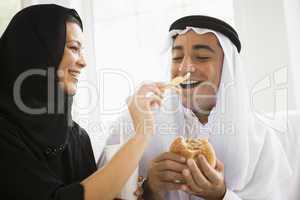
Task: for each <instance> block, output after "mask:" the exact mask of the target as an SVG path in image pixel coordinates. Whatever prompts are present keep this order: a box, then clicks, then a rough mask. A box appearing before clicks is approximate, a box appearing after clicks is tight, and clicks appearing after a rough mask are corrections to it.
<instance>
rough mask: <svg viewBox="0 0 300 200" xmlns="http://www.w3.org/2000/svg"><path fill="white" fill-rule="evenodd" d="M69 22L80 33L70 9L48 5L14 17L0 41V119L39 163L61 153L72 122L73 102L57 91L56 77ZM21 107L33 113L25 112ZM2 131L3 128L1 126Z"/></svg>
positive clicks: (72, 11)
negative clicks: (12, 129) (45, 157)
mask: <svg viewBox="0 0 300 200" xmlns="http://www.w3.org/2000/svg"><path fill="white" fill-rule="evenodd" d="M70 16H73V18H75V19H77V21H78V22H79V25H80V26H81V29H82V23H81V20H80V17H79V16H78V14H77V12H76V11H75V10H73V9H68V8H64V7H61V6H58V5H52V4H51V5H36V6H31V7H27V8H25V9H23V10H21V11H20V12H19V13H17V14H16V15H15V16H14V18H13V19H12V20H11V22H10V24H9V25H8V27H7V29H6V30H5V32H4V33H3V35H2V37H1V39H0V91H1V94H0V116H1V118H4V119H5V120H6V122H8V123H9V124H12V125H13V127H15V128H16V130H18V131H17V132H18V133H17V134H16V133H15V132H14V131H11V134H16V135H17V137H20V138H21V139H22V141H24V142H25V144H26V145H27V147H29V149H30V150H31V151H32V152H33V153H34V154H36V155H37V156H38V157H40V158H41V157H42V158H43V157H44V156H45V154H46V155H48V156H49V155H52V154H56V153H57V152H59V151H61V150H63V149H64V146H65V144H66V141H67V137H68V130H69V126H70V125H71V123H70V122H72V120H71V118H70V110H71V103H72V97H71V96H68V95H66V94H65V93H64V92H63V91H62V89H60V88H59V87H58V77H57V73H56V71H57V69H58V66H59V64H60V61H61V59H62V57H63V53H64V48H65V43H66V20H67V18H68V17H70ZM26 73H27V74H26ZM22 77H23V80H22ZM17 80H18V81H17ZM19 86H20V87H19ZM14 88H15V93H14ZM18 88H20V89H21V90H20V92H18V91H17V89H18ZM18 94H20V95H18ZM19 97H20V98H19ZM22 104H24V105H25V106H26V107H28V108H31V109H32V108H33V109H35V111H37V112H36V113H33V112H28V110H27V111H26V109H25V111H24V109H23V108H25V107H24V106H23V107H20V106H22ZM40 108H42V110H36V109H40ZM3 127H6V128H7V124H6V123H3V120H1V122H0V129H2V128H3ZM0 134H8V133H7V132H6V133H1V131H0Z"/></svg>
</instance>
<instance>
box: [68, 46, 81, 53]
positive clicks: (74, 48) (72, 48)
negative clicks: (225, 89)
mask: <svg viewBox="0 0 300 200" xmlns="http://www.w3.org/2000/svg"><path fill="white" fill-rule="evenodd" d="M69 48H70V49H71V50H72V51H73V52H75V53H77V52H78V51H79V48H78V47H75V46H71V47H69Z"/></svg>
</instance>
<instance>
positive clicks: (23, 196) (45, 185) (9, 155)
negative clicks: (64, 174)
mask: <svg viewBox="0 0 300 200" xmlns="http://www.w3.org/2000/svg"><path fill="white" fill-rule="evenodd" d="M12 137H13V136H10V135H9V134H7V133H1V130H0V160H1V161H0V196H1V199H16V200H19V199H20V200H83V198H84V189H83V187H82V185H81V184H80V183H78V182H75V183H72V184H70V185H65V184H64V183H63V182H62V181H61V180H59V179H58V178H57V177H56V175H55V174H54V173H53V172H52V171H51V170H50V169H49V167H48V165H47V164H46V162H43V161H41V160H38V159H36V158H35V157H34V156H33V155H32V154H31V153H30V151H27V149H26V146H25V145H24V146H22V143H21V142H20V141H18V140H17V138H13V139H11V138H12Z"/></svg>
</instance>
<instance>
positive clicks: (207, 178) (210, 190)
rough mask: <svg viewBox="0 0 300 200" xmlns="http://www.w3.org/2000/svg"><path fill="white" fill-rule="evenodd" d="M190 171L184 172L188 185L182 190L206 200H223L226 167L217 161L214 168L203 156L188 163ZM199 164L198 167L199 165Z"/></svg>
mask: <svg viewBox="0 0 300 200" xmlns="http://www.w3.org/2000/svg"><path fill="white" fill-rule="evenodd" d="M187 164H188V167H189V169H185V170H183V171H182V174H183V176H184V178H185V181H186V185H184V186H182V188H181V189H182V190H183V191H185V192H188V193H191V194H193V195H195V196H199V197H202V198H204V199H206V200H222V199H223V198H224V196H225V193H226V186H225V181H224V175H223V173H224V165H223V163H222V162H221V161H219V160H217V165H216V167H215V169H214V168H212V167H211V166H210V165H209V164H208V162H207V160H206V158H205V157H204V156H202V155H200V156H199V158H198V159H197V163H196V162H195V161H194V160H193V159H189V160H188V161H187ZM197 164H198V165H197Z"/></svg>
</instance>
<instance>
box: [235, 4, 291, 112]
mask: <svg viewBox="0 0 300 200" xmlns="http://www.w3.org/2000/svg"><path fill="white" fill-rule="evenodd" d="M234 12H235V17H234V19H235V23H236V26H237V29H238V32H239V34H240V37H241V40H242V45H243V47H242V53H241V55H242V58H243V61H244V64H245V67H246V68H247V72H248V79H249V86H250V88H252V94H251V95H252V98H253V110H254V111H255V112H260V113H268V112H271V113H273V112H278V111H283V110H286V109H288V103H289V108H294V107H295V101H294V98H292V97H289V98H288V94H287V88H288V87H289V92H290V94H292V87H290V86H289V84H288V80H289V77H288V73H290V72H289V70H288V68H287V67H288V65H289V55H288V40H287V32H286V31H287V30H286V24H285V22H286V21H285V16H284V7H283V0H263V1H261V0H234ZM288 100H289V101H290V102H288Z"/></svg>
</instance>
